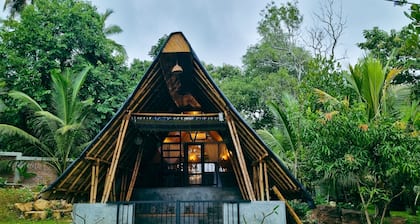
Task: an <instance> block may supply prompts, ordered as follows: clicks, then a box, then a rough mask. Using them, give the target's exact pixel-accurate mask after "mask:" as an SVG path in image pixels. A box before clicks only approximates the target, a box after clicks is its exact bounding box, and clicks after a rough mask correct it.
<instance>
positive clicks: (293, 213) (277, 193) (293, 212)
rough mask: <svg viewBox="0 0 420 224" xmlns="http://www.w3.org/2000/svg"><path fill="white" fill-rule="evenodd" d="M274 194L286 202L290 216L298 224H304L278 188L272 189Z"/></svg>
mask: <svg viewBox="0 0 420 224" xmlns="http://www.w3.org/2000/svg"><path fill="white" fill-rule="evenodd" d="M272 189H273V191H274V194H276V195H277V197H278V198H279V199H280V200H282V201H284V203H285V204H286V207H287V210H288V211H289V213H290V215H291V216H292V217H293V219H294V220H295V222H296V224H302V221H300V218H299V216H298V215H297V214H296V212H295V210H293V208H292V206H290V205H289V203H287V201H286V198H284V197H283V195H282V194H281V192H280V191H279V189H277V187H276V186H273V187H272Z"/></svg>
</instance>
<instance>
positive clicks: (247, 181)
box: [225, 111, 255, 201]
mask: <svg viewBox="0 0 420 224" xmlns="http://www.w3.org/2000/svg"><path fill="white" fill-rule="evenodd" d="M225 117H226V120H227V123H228V127H229V131H230V135H231V137H232V140H233V144H234V146H235V151H236V155H237V158H238V161H239V167H240V169H241V171H242V172H241V174H242V178H243V180H244V182H245V189H246V192H247V194H248V195H249V196H248V198H249V200H251V201H255V194H254V190H253V189H252V184H251V179H250V177H249V173H248V169H247V167H246V163H245V158H244V155H243V152H242V148H241V144H240V142H239V138H238V133H237V132H236V128H235V123H234V122H233V120H232V118H231V117H230V116H229V115H228V114H227V112H226V111H225Z"/></svg>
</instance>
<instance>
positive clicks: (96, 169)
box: [90, 161, 99, 204]
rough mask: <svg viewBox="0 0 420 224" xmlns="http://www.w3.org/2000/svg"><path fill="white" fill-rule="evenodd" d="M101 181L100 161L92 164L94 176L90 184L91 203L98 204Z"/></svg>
mask: <svg viewBox="0 0 420 224" xmlns="http://www.w3.org/2000/svg"><path fill="white" fill-rule="evenodd" d="M98 180H99V161H97V162H95V163H92V176H91V184H90V203H91V204H93V203H96V196H97V193H98Z"/></svg>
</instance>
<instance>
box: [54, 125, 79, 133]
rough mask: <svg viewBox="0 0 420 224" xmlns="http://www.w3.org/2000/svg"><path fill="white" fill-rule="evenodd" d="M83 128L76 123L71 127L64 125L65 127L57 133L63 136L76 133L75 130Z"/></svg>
mask: <svg viewBox="0 0 420 224" xmlns="http://www.w3.org/2000/svg"><path fill="white" fill-rule="evenodd" d="M81 126H82V124H80V123H75V124H71V125H64V126H63V127H61V128H59V129H57V133H58V134H61V135H65V134H66V133H68V132H69V131H74V130H78V129H80V127H81Z"/></svg>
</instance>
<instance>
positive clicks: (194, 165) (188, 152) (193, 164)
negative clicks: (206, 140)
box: [184, 143, 204, 185]
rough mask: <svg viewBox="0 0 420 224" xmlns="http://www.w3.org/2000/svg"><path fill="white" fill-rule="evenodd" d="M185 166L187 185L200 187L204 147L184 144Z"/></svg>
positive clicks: (196, 144) (195, 144)
mask: <svg viewBox="0 0 420 224" xmlns="http://www.w3.org/2000/svg"><path fill="white" fill-rule="evenodd" d="M184 149H185V151H184V155H185V157H184V158H185V164H187V166H186V167H187V169H185V172H186V183H187V185H201V184H202V179H203V164H204V163H203V162H204V156H203V155H204V145H203V144H198V143H187V144H185V148H184Z"/></svg>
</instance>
